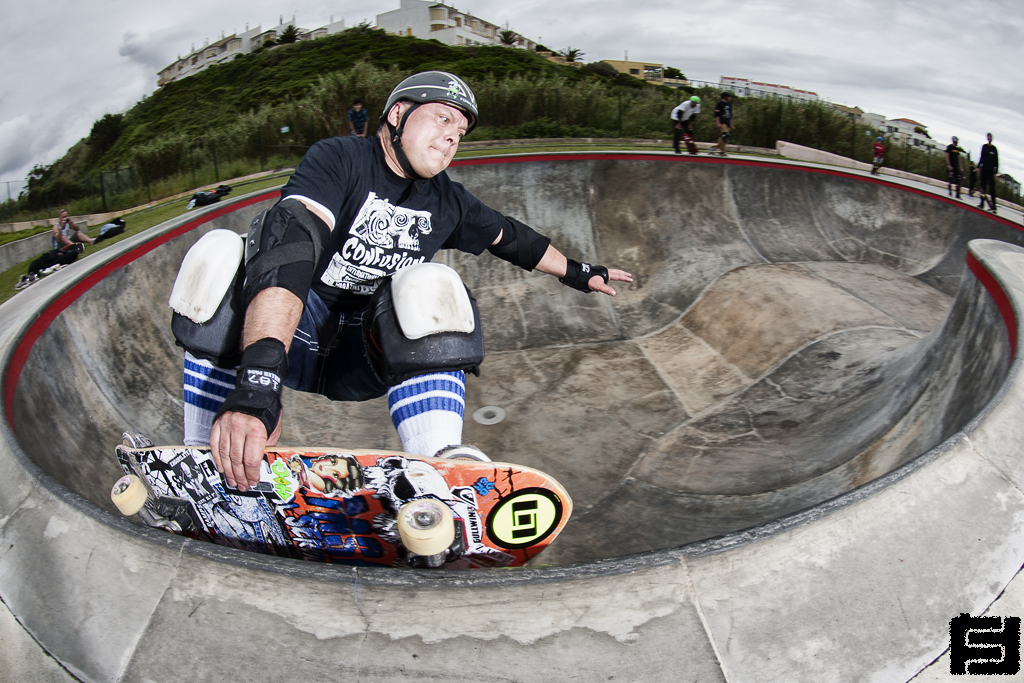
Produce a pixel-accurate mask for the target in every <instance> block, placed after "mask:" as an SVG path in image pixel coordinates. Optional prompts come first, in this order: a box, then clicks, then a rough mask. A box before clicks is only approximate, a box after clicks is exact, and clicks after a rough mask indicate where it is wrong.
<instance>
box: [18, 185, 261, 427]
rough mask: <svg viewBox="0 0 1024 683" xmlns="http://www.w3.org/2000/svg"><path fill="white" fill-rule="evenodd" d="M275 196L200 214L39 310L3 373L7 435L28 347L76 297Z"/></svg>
mask: <svg viewBox="0 0 1024 683" xmlns="http://www.w3.org/2000/svg"><path fill="white" fill-rule="evenodd" d="M278 195H280V191H279V190H271V191H269V192H264V193H262V194H260V195H257V196H255V197H249V198H248V199H243V200H241V201H238V202H233V203H231V204H228V205H226V206H223V207H221V208H219V209H217V210H216V211H211V212H210V213H208V214H204V215H203V216H200V217H199V218H196V219H195V220H191V221H189V222H187V223H185V224H184V225H181V226H179V227H177V228H175V229H173V230H171V231H169V232H167V233H164V234H163V235H160V236H159V237H156V238H154V239H151V240H149V241H148V242H146V243H145V244H141V245H139V246H138V247H136V248H134V249H132V250H131V251H129V252H127V253H124V254H121V255H120V256H118V257H117V258H115V259H114V260H112V261H110V262H109V263H106V264H104V265H102V266H100V267H99V268H97V269H96V270H94V271H92V272H91V273H89V274H88V275H86V276H85V277H84V278H82V279H81V280H79V281H78V282H76V283H75V284H74V285H72V286H71V287H70V288H69V289H68V290H67V291H66V292H64V293H62V294H61V295H59V296H58V297H57V298H56V299H54V300H53V301H52V302H51V303H50V304H49V305H48V306H47V307H46V308H45V309H43V311H42V312H41V313H40V314H39V317H38V318H36V319H35V320H34V321H33V322H32V324H31V325H29V327H28V330H27V331H26V332H25V334H24V335H22V337H21V339H20V340H19V341H18V346H17V347H16V348H15V349H14V353H13V354H11V361H10V363H9V364H8V366H7V373H6V375H5V377H4V408H5V412H6V414H7V424H9V425H10V427H11V431H15V427H14V394H15V391H16V390H17V387H18V379H19V378H20V377H21V371H22V369H23V368H24V367H25V362H26V361H27V360H28V356H29V353H30V352H31V351H32V347H33V346H34V345H35V343H36V341H37V340H38V339H39V337H41V336H42V335H43V332H45V331H46V328H47V327H49V326H50V323H52V322H53V321H54V320H56V318H57V316H58V315H60V314H61V313H62V312H63V311H64V309H66V308H67V307H68V306H70V305H71V304H73V303H74V302H75V301H77V300H78V298H79V297H81V296H82V295H83V294H85V293H86V292H87V291H89V290H90V289H91V288H92V287H93V285H95V284H96V283H97V282H99V281H100V280H102V279H103V278H105V277H107V276H108V275H110V274H111V273H113V272H114V271H115V270H118V269H119V268H122V267H124V266H126V265H128V264H129V263H131V262H132V261H135V260H136V259H138V258H141V257H142V256H144V255H146V254H148V253H149V252H151V251H153V250H154V249H156V248H157V247H159V246H162V245H164V244H166V243H167V242H170V241H171V240H173V239H175V238H177V237H180V236H182V235H184V234H185V233H187V232H189V231H191V230H194V229H195V228H197V227H199V226H200V225H202V224H203V223H209V222H210V221H212V220H214V219H215V218H220V217H221V216H223V215H225V214H228V213H231V212H232V211H237V210H238V209H241V208H245V207H246V206H249V205H251V204H256V203H258V202H262V201H265V200H267V199H271V198H273V197H275V196H278Z"/></svg>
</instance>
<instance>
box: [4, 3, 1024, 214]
mask: <svg viewBox="0 0 1024 683" xmlns="http://www.w3.org/2000/svg"><path fill="white" fill-rule="evenodd" d="M447 3H448V4H449V5H453V6H455V7H457V8H458V9H459V10H461V11H464V12H469V13H472V14H474V15H476V16H478V17H480V18H481V19H485V20H487V21H490V22H493V23H496V24H500V25H502V26H505V25H506V24H507V25H508V26H509V27H510V28H511V29H513V30H515V31H517V32H519V33H521V34H523V35H525V36H527V37H528V38H530V39H532V40H534V41H537V42H539V43H542V44H544V45H546V46H547V47H549V48H552V49H555V50H563V49H565V48H568V47H574V48H578V49H580V50H582V51H583V52H584V56H583V61H586V62H590V61H597V60H601V59H623V57H624V55H625V53H626V52H627V51H628V53H629V57H630V59H632V60H635V61H646V62H654V63H661V64H665V65H668V66H674V67H676V68H678V69H680V70H681V71H682V72H683V73H685V74H686V75H687V76H688V77H690V78H694V79H699V80H704V81H711V82H718V80H719V78H720V77H721V76H734V77H742V78H749V79H751V80H754V81H763V82H769V83H778V84H782V85H788V86H791V87H794V88H800V89H803V90H812V91H814V92H817V93H818V94H819V95H820V96H821V97H822V98H823V99H827V100H830V101H832V102H836V103H839V104H845V105H849V106H859V107H861V108H862V109H863V110H865V111H869V112H875V113H879V114H883V115H884V116H886V117H888V118H910V119H913V120H915V121H918V122H920V123H922V124H924V125H925V126H926V127H927V128H928V131H929V133H930V134H931V136H932V137H933V138H934V139H936V140H938V141H940V142H942V143H943V144H946V143H947V142H948V141H949V137H950V136H951V135H957V136H958V137H959V138H960V145H961V146H962V147H964V148H965V149H967V150H968V151H969V152H970V153H971V156H972V158H974V159H975V160H977V156H978V151H979V150H980V148H981V145H982V144H984V136H985V133H987V132H991V133H992V134H993V136H994V141H995V144H996V145H997V147H998V148H999V156H1000V172H1006V173H1010V174H1011V175H1013V176H1014V177H1015V178H1016V179H1017V180H1019V181H1024V88H1021V87H1020V84H1021V82H1022V78H1021V76H1020V73H1019V69H1018V66H1017V65H1018V64H1019V62H1020V54H1021V45H1022V44H1024V2H1021V1H1020V0H974V1H972V0H957V1H956V2H953V1H951V0H928V1H916V0H915V1H900V0H845V1H844V2H836V1H835V0H751V1H739V0H706V1H705V2H702V3H691V2H680V1H679V0H647V1H646V2H644V3H635V2H626V1H625V0H560V2H557V3H552V2H550V0H519V2H515V3H510V2H507V1H501V0H455V1H453V0H447ZM398 6H399V0H376V1H368V0H333V1H332V0H291V2H288V3H282V2H273V1H271V0H249V1H248V2H245V3H239V2H233V1H228V0H202V2H200V1H199V0H178V1H177V2H173V3H167V2H160V3H157V2H152V1H151V0H92V2H87V3H86V2H81V1H80V0H40V2H39V3H38V4H37V3H34V2H31V3H28V2H17V1H16V0H0V16H2V17H3V21H2V22H0V198H3V199H6V194H7V192H8V190H9V191H10V193H11V194H12V195H13V196H16V195H17V193H18V191H19V189H20V188H21V186H22V184H23V182H24V179H25V176H26V175H27V174H28V172H29V171H30V170H31V169H32V167H34V166H36V165H37V164H43V165H45V164H50V163H53V162H54V161H56V160H57V159H58V158H60V157H61V156H63V155H64V153H65V152H66V151H67V150H68V148H69V147H71V146H72V145H73V144H74V143H75V142H77V141H78V140H80V139H81V138H83V137H85V136H87V135H88V134H89V131H90V129H91V127H92V124H93V122H94V121H96V120H97V119H99V118H100V117H101V116H103V115H104V114H107V113H118V112H123V111H126V110H127V109H129V108H130V107H131V106H132V105H133V104H135V103H136V102H138V101H139V100H140V99H141V98H142V97H144V96H145V95H148V94H149V93H151V92H153V91H154V89H155V88H156V78H157V72H158V71H159V70H160V69H162V68H164V67H165V66H167V65H169V64H170V63H171V62H172V61H174V60H175V59H176V58H177V56H178V55H179V54H181V55H184V54H187V53H188V52H189V51H190V49H191V47H192V45H193V44H194V45H196V46H200V45H202V44H203V41H204V40H211V41H212V40H216V39H218V38H219V37H220V35H221V33H222V32H226V33H227V34H231V33H233V32H236V31H237V32H241V31H243V30H245V26H246V24H247V23H248V24H249V25H250V26H251V27H255V26H257V25H262V26H263V27H264V28H270V27H273V26H276V25H277V23H278V20H279V19H280V18H281V17H282V16H283V17H284V18H285V19H286V20H287V19H289V18H290V17H292V16H294V17H295V20H296V24H297V25H298V26H300V27H302V28H316V27H319V26H323V25H325V24H327V23H328V21H329V19H330V18H331V17H333V18H334V20H335V21H337V20H339V19H341V18H344V19H345V21H346V23H347V24H348V25H349V26H352V25H355V24H358V23H360V22H362V21H369V22H370V23H371V24H372V23H373V22H374V21H375V17H376V15H377V14H379V13H383V12H387V11H390V10H393V9H397V8H398ZM6 181H12V182H10V183H6Z"/></svg>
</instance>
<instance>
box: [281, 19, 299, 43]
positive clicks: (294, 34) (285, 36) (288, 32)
mask: <svg viewBox="0 0 1024 683" xmlns="http://www.w3.org/2000/svg"><path fill="white" fill-rule="evenodd" d="M298 39H299V29H297V28H295V25H294V24H288V25H287V26H286V27H285V29H284V30H283V31H281V35H279V36H278V37H277V44H278V45H288V44H290V43H294V42H295V41H296V40H298Z"/></svg>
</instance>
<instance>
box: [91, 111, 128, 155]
mask: <svg viewBox="0 0 1024 683" xmlns="http://www.w3.org/2000/svg"><path fill="white" fill-rule="evenodd" d="M123 132H124V114H104V115H103V117H102V118H100V119H99V120H98V121H96V123H94V124H92V130H91V131H90V132H89V146H90V147H92V149H93V154H94V155H95V156H96V157H100V156H102V155H104V154H106V153H107V151H108V150H109V149H110V148H112V147H113V146H114V145H115V144H117V141H118V139H119V138H120V137H121V133H123Z"/></svg>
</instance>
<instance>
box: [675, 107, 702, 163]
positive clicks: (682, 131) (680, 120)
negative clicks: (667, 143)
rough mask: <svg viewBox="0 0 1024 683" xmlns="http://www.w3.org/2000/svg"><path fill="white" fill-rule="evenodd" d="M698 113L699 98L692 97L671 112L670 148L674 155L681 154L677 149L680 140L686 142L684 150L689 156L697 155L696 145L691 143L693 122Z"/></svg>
mask: <svg viewBox="0 0 1024 683" xmlns="http://www.w3.org/2000/svg"><path fill="white" fill-rule="evenodd" d="M699 113H700V98H699V97H697V96H696V95H694V96H693V97H691V98H690V99H688V100H685V101H683V102H680V103H679V106H678V107H676V108H675V109H673V110H672V121H673V126H672V148H673V149H674V150H675V151H676V154H682V151H681V150H680V149H679V141H680V139H682V140H685V141H686V149H687V151H689V152H690V154H697V153H698V152H697V145H696V144H694V142H693V122H694V120H695V119H696V118H697V114H699Z"/></svg>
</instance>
